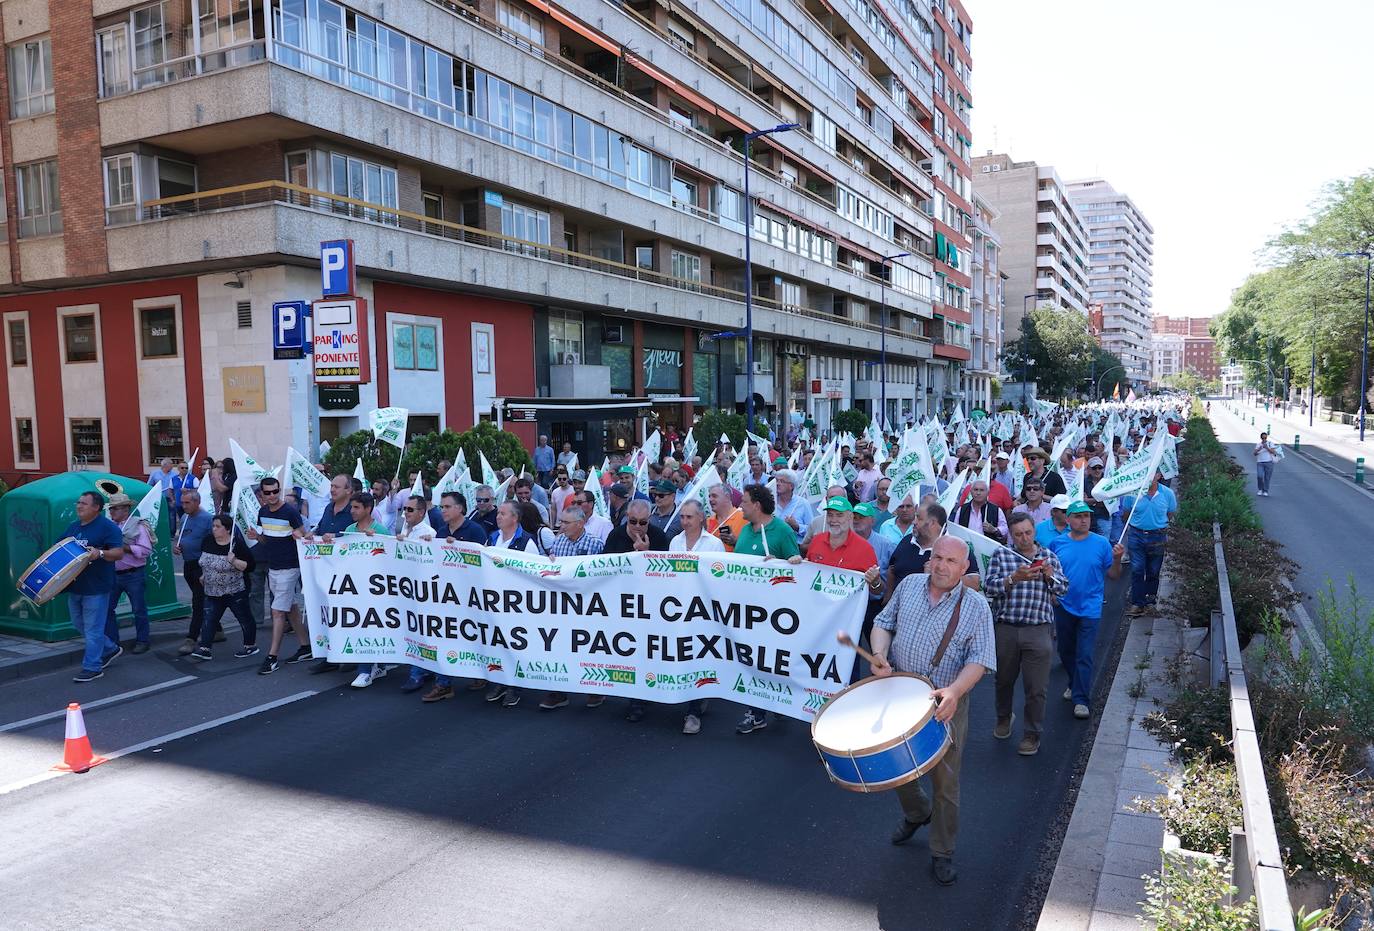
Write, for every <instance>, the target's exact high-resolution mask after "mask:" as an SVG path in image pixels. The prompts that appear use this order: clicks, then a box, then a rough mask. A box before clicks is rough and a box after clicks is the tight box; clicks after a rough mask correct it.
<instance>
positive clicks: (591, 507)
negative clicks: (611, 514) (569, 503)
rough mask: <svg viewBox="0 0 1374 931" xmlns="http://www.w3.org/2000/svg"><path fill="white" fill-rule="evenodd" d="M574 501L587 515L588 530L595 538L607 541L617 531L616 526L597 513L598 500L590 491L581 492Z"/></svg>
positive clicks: (574, 497) (575, 496)
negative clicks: (613, 531)
mask: <svg viewBox="0 0 1374 931" xmlns="http://www.w3.org/2000/svg"><path fill="white" fill-rule="evenodd" d="M573 500H574V501H576V502H577V504H578V506H579V507H581V508H582V511H583V513H585V514H587V515H588V517H587V521H586V529H587V533H590V534H591V535H592V536H594V537H600V538H601V539H603V540H604V539H606V538H607V537H609V536H610V535H611V531H612V530H614V529H615V525H614V524H612V523H611V522H610V520H609V519H607V518H605V517H602V516H601V515H599V514H597V513H596V498H595V496H593V495H592V493H591V492H590V491H581V492H579V493H578V494H576V495H574V496H573Z"/></svg>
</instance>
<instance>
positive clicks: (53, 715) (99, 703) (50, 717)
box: [0, 676, 199, 734]
mask: <svg viewBox="0 0 1374 931" xmlns="http://www.w3.org/2000/svg"><path fill="white" fill-rule="evenodd" d="M196 681H199V680H198V679H197V678H196V677H195V676H182V677H180V678H179V679H170V680H168V681H167V682H159V683H157V684H156V685H147V686H144V687H143V688H141V689H134V690H133V691H130V692H120V693H119V694H118V695H111V696H109V697H108V698H97V699H96V700H95V701H88V702H83V703H82V704H81V710H82V711H83V712H85V711H90V710H91V709H92V708H100V707H103V706H104V705H113V704H114V703H115V702H120V701H126V700H128V699H130V698H137V697H138V696H140V695H147V694H149V693H150V692H160V691H162V690H163V689H170V688H172V687H173V686H176V685H182V684H184V683H187V682H196ZM66 713H67V709H66V708H63V709H62V710H61V711H49V712H48V713H47V714H36V715H34V716H33V717H31V718H25V719H24V720H22V721H15V722H13V723H11V724H5V725H0V734H3V733H5V732H6V731H17V730H20V729H21V728H25V727H28V726H29V725H31V724H39V723H42V722H43V721H55V720H57V719H58V718H60V717H62V716H64V715H65V714H66Z"/></svg>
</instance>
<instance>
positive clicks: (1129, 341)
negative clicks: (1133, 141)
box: [1068, 178, 1154, 381]
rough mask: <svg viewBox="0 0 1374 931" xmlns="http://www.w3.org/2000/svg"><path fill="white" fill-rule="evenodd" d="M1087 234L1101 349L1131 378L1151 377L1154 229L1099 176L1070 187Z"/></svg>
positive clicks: (1073, 202)
mask: <svg viewBox="0 0 1374 931" xmlns="http://www.w3.org/2000/svg"><path fill="white" fill-rule="evenodd" d="M1068 194H1069V202H1070V203H1071V204H1073V206H1074V207H1075V208H1076V209H1077V210H1078V214H1079V217H1080V218H1081V219H1082V221H1083V227H1084V229H1085V230H1086V231H1087V234H1088V289H1089V295H1090V297H1091V299H1092V300H1093V301H1094V302H1097V303H1100V304H1101V305H1102V346H1103V348H1105V349H1106V350H1107V351H1108V352H1112V353H1115V354H1116V355H1117V356H1118V357H1119V358H1120V359H1121V363H1122V365H1124V366H1125V368H1126V372H1127V374H1128V376H1129V377H1130V378H1131V379H1134V380H1138V381H1145V380H1148V379H1149V378H1150V377H1151V373H1152V371H1153V367H1152V364H1151V363H1152V358H1151V357H1152V351H1151V340H1150V336H1151V333H1150V325H1151V324H1150V319H1151V316H1152V314H1153V311H1152V309H1151V307H1152V304H1153V290H1152V288H1153V282H1154V227H1152V226H1151V225H1150V222H1149V221H1148V220H1147V219H1145V215H1144V214H1143V213H1141V211H1140V209H1139V208H1138V207H1136V205H1135V203H1134V202H1133V201H1132V200H1131V198H1130V197H1128V196H1127V195H1126V194H1123V193H1121V192H1120V191H1117V190H1116V189H1115V188H1114V187H1112V185H1111V183H1110V182H1108V181H1106V180H1104V179H1102V178H1088V179H1085V180H1082V181H1070V182H1069V183H1068Z"/></svg>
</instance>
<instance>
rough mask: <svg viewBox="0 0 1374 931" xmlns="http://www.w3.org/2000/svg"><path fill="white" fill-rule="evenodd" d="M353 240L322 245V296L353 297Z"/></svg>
mask: <svg viewBox="0 0 1374 931" xmlns="http://www.w3.org/2000/svg"><path fill="white" fill-rule="evenodd" d="M353 278H354V275H353V240H351V239H331V240H328V241H326V242H322V243H320V295H321V296H322V297H352V296H353V293H354V290H355V289H354V284H353Z"/></svg>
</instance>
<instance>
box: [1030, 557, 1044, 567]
mask: <svg viewBox="0 0 1374 931" xmlns="http://www.w3.org/2000/svg"><path fill="white" fill-rule="evenodd" d="M1044 564H1045V560H1043V559H1037V560H1036V561H1035V562H1033V563H1031V564H1030V565H1029V566H1027V567H1026V568H1027V569H1039V568H1040V567H1041V566H1043V565H1044Z"/></svg>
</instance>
